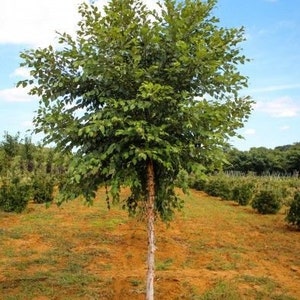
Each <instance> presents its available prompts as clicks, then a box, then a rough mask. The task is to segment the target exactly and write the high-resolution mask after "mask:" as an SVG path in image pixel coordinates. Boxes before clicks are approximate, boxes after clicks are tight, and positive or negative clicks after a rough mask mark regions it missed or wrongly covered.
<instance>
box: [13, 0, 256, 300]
mask: <svg viewBox="0 0 300 300" xmlns="http://www.w3.org/2000/svg"><path fill="white" fill-rule="evenodd" d="M215 4H216V1H215V0H208V1H200V0H195V1H192V0H185V1H181V2H178V1H174V0H166V1H165V2H164V5H161V13H157V12H155V11H150V10H149V9H148V8H147V7H146V6H145V5H144V4H143V2H142V1H141V0H122V1H120V0H111V1H110V3H109V4H108V5H107V6H106V7H104V13H102V12H101V11H100V10H99V9H98V8H97V7H96V6H95V5H87V4H82V5H81V6H80V7H79V13H80V14H81V17H82V19H81V21H80V22H79V24H78V25H79V28H78V30H77V35H76V37H72V36H70V35H69V34H67V33H62V34H59V42H60V44H61V47H59V48H57V49H54V47H53V46H51V45H50V46H49V47H47V48H38V49H31V50H28V51H25V52H23V53H22V54H21V57H22V58H23V63H22V66H26V67H29V68H30V69H31V71H30V72H31V76H32V77H31V78H29V79H27V80H24V81H21V82H19V83H18V85H21V86H24V87H25V86H27V85H31V91H30V94H32V95H37V96H39V97H40V102H39V109H38V111H37V115H36V117H35V119H34V124H35V132H43V133H44V134H45V139H44V142H45V143H51V142H54V143H55V144H56V145H57V147H58V148H59V149H60V150H61V151H65V152H69V151H73V152H74V156H73V157H72V161H71V163H70V168H69V179H68V181H67V183H66V184H65V185H64V187H63V188H62V191H61V192H62V195H63V196H62V198H61V201H64V200H66V199H72V198H75V197H76V196H78V195H83V196H84V197H85V198H86V200H87V201H92V199H93V198H94V196H95V192H96V190H97V189H98V187H99V185H100V184H105V185H107V186H109V187H110V195H111V197H112V199H113V202H119V201H120V189H121V187H122V186H123V185H126V186H129V188H130V190H131V195H130V196H129V197H128V198H127V199H125V200H124V207H126V208H127V209H128V211H129V213H130V214H131V215H134V214H136V213H138V212H142V213H144V216H145V217H146V219H147V224H148V246H149V247H148V275H147V292H146V294H147V296H146V297H147V299H153V295H154V289H153V281H154V252H155V236H154V221H155V218H156V217H158V216H160V217H161V219H162V220H164V221H166V222H168V221H170V220H171V219H172V216H173V212H174V210H175V209H177V208H180V207H181V206H182V201H181V200H180V199H179V198H178V197H177V196H176V193H175V190H174V188H175V179H176V178H177V176H178V174H179V172H180V171H182V170H185V171H186V172H191V171H193V170H194V169H195V168H196V167H197V166H200V167H201V168H202V169H203V168H204V167H215V166H218V165H220V161H221V160H222V159H223V156H222V147H223V146H224V145H225V144H226V142H227V140H228V138H229V137H230V136H234V135H235V134H236V129H238V128H240V127H242V126H243V122H244V121H245V119H246V118H247V117H248V115H249V114H250V111H251V103H252V102H251V100H250V99H249V98H248V97H246V98H241V97H239V95H238V92H239V90H240V89H242V88H243V87H245V86H246V85H247V78H246V77H245V76H243V75H241V74H240V73H239V71H238V66H239V65H240V64H243V63H245V62H246V61H247V59H246V58H245V56H244V55H241V54H240V48H239V44H240V42H242V41H243V40H244V30H243V28H238V29H235V28H232V29H227V28H222V27H220V26H218V22H219V20H218V19H217V18H215V17H214V16H212V10H213V8H214V6H215Z"/></svg>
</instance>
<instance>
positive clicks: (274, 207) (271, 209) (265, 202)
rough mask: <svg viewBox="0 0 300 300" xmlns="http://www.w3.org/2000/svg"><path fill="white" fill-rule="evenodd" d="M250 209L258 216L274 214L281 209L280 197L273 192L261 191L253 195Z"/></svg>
mask: <svg viewBox="0 0 300 300" xmlns="http://www.w3.org/2000/svg"><path fill="white" fill-rule="evenodd" d="M251 205H252V207H253V208H254V209H256V210H257V211H258V212H259V213H260V214H276V213H277V212H279V210H280V208H281V207H282V203H281V201H280V195H279V194H278V193H277V192H276V191H274V190H269V189H265V190H261V191H260V192H259V193H258V194H257V195H255V197H254V199H253V201H252V204H251Z"/></svg>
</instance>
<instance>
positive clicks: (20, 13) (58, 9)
mask: <svg viewBox="0 0 300 300" xmlns="http://www.w3.org/2000/svg"><path fill="white" fill-rule="evenodd" d="M85 1H87V0H85ZM107 1H108V0H105V1H104V0H98V2H99V3H100V5H102V4H105V3H107ZM81 2H82V0H63V1H62V0H1V1H0V11H1V14H0V70H1V71H0V140H1V136H3V135H4V132H8V133H9V134H12V135H14V134H16V133H17V132H20V134H21V136H24V135H29V134H30V131H31V130H32V129H33V124H32V119H33V117H34V115H35V111H36V110H37V108H38V99H37V98H35V97H32V96H28V95H27V91H26V89H22V88H18V89H17V88H16V87H15V85H16V83H17V82H18V81H19V80H22V79H24V78H28V76H29V73H28V70H26V69H24V68H20V62H21V59H20V57H19V55H20V52H21V51H24V50H26V49H30V48H37V47H43V46H47V45H50V44H51V45H55V44H56V43H57V35H56V33H55V31H59V32H68V33H70V34H72V33H74V32H75V30H76V24H77V22H78V21H79V15H78V13H77V8H78V5H79V3H81ZM145 2H147V3H148V5H149V6H150V7H151V8H153V7H154V5H155V2H156V1H155V0H154V1H151V0H145ZM214 15H215V16H217V17H218V18H219V19H220V25H221V26H225V27H229V28H230V27H241V26H243V27H244V28H245V38H246V41H245V42H243V43H242V44H241V45H240V46H241V47H242V48H243V50H242V53H243V54H245V55H246V56H247V57H248V58H249V59H250V62H248V63H247V64H245V65H243V66H241V67H240V70H241V73H242V74H243V75H246V76H247V77H248V78H249V86H248V88H247V89H243V90H242V91H241V92H240V93H241V96H247V95H249V96H250V97H251V98H252V99H253V100H254V101H255V104H254V106H253V111H252V114H251V116H250V118H249V120H248V122H247V123H245V126H244V128H242V129H241V130H239V133H240V134H241V135H242V136H243V137H244V139H242V140H240V139H233V140H231V145H232V146H233V147H236V148H237V149H239V150H242V151H244V150H249V149H250V148H251V147H267V148H274V147H276V146H281V145H287V144H293V143H295V142H300V130H299V128H300V1H298V0H219V1H218V2H217V5H216V7H215V9H214ZM38 139H39V137H33V141H38Z"/></svg>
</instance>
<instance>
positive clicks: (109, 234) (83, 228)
mask: <svg viewBox="0 0 300 300" xmlns="http://www.w3.org/2000/svg"><path fill="white" fill-rule="evenodd" d="M184 198H185V208H184V209H183V211H182V212H179V213H178V214H177V215H176V217H175V219H174V221H173V222H171V223H170V225H169V226H166V225H165V224H163V223H161V222H160V221H157V222H156V246H157V250H156V280H155V297H156V299H159V300H170V299H277V300H279V299H282V300H283V299H285V300H288V299H300V232H299V231H296V230H294V229H292V228H289V227H288V226H287V225H286V223H285V221H284V216H285V211H284V210H283V211H282V212H281V213H280V214H278V215H271V216H268V215H258V214H257V213H255V212H254V211H253V210H252V208H250V207H240V206H237V205H235V204H234V203H233V202H230V201H226V202H225V201H220V200H219V199H217V198H212V197H208V196H207V195H205V194H204V193H202V192H197V191H191V193H190V195H188V196H184ZM104 199H105V194H104V191H102V190H100V191H99V193H98V196H97V199H96V201H95V205H94V206H93V207H88V206H84V205H83V204H82V203H81V201H79V200H76V201H72V202H70V203H67V204H64V205H63V206H62V207H56V206H55V205H52V206H51V207H50V208H48V209H46V208H45V206H44V205H35V204H30V206H29V208H28V210H27V211H26V212H25V213H23V214H20V215H18V214H4V213H0V299H22V300H23V299H35V300H46V299H116V300H117V299H125V300H126V299H144V298H145V276H146V257H147V232H146V226H145V224H144V222H142V221H138V220H136V219H130V218H128V216H127V213H126V212H124V211H122V210H120V209H118V208H113V209H111V210H110V211H108V210H107V208H106V207H105V200H104ZM205 297H206V298H205Z"/></svg>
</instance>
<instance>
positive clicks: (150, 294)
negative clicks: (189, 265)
mask: <svg viewBox="0 0 300 300" xmlns="http://www.w3.org/2000/svg"><path fill="white" fill-rule="evenodd" d="M147 193H148V196H147V197H148V198H147V222H148V272H147V290H146V300H153V299H154V269H155V265H154V252H155V233H154V202H155V185H154V167H153V162H152V160H149V161H148V165H147Z"/></svg>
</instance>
